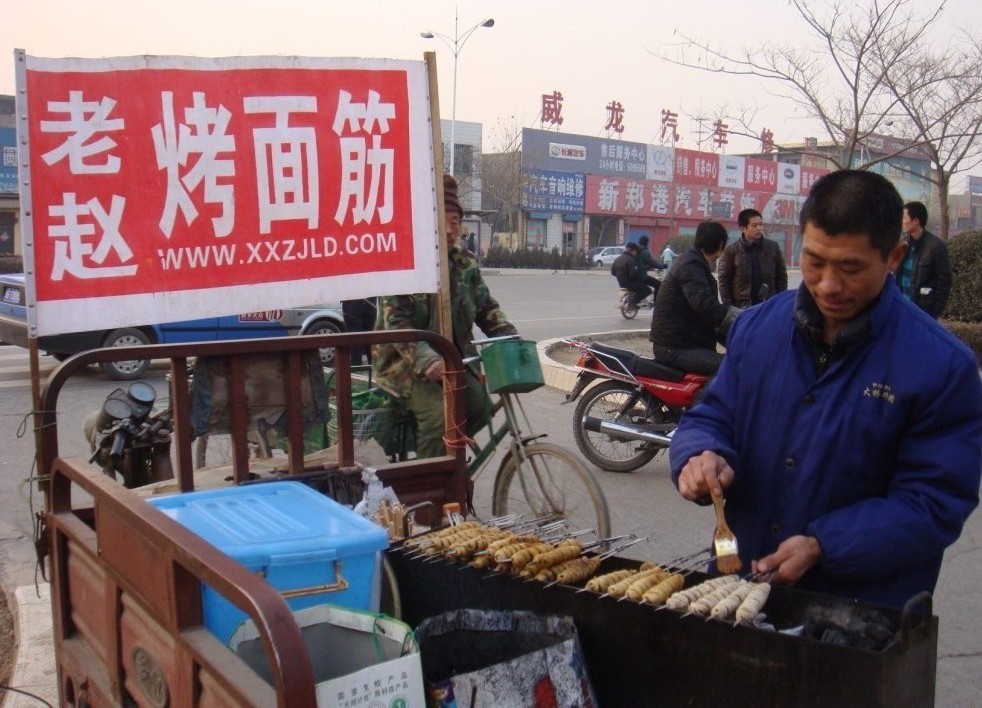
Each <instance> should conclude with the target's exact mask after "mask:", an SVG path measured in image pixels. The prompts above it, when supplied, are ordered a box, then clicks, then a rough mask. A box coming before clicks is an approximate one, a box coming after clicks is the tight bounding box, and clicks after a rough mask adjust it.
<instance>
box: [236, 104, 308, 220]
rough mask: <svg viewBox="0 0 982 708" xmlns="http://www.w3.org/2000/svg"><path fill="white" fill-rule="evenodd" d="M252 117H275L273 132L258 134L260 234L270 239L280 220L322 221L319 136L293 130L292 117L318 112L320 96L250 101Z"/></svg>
mask: <svg viewBox="0 0 982 708" xmlns="http://www.w3.org/2000/svg"><path fill="white" fill-rule="evenodd" d="M242 104H243V107H244V108H245V112H246V113H272V114H274V115H275V116H276V118H275V122H274V126H273V127H272V128H254V129H253V131H252V135H253V141H254V143H255V153H256V188H257V190H258V192H259V233H263V234H268V233H269V232H270V230H271V224H272V223H273V222H274V221H287V220H290V219H306V220H307V226H308V228H311V229H315V228H317V224H318V222H319V212H318V209H317V207H318V193H319V190H320V172H319V169H318V164H317V136H316V134H315V132H314V129H313V128H312V127H300V126H291V125H290V114H291V113H316V112H317V98H316V97H314V96H247V97H246V98H245V99H243V102H242Z"/></svg>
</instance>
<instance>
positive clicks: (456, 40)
mask: <svg viewBox="0 0 982 708" xmlns="http://www.w3.org/2000/svg"><path fill="white" fill-rule="evenodd" d="M481 27H494V19H492V18H490V17H489V18H488V19H486V20H484V22H478V23H477V24H476V25H474V26H473V27H471V28H470V29H469V30H467V31H466V32H464V33H463V34H460V33H459V32H458V31H457V11H456V10H454V15H453V37H450V36H448V35H445V34H440V33H439V32H420V33H419V36H420V37H422V38H423V39H439V40H440V41H441V42H443V43H444V44H445V45H447V49H449V50H450V51H451V52H453V113H451V116H450V174H451V175H452V174H453V173H454V158H455V152H456V145H455V144H454V128H455V127H456V124H457V57H458V56H460V52H461V51H462V50H463V49H464V43H465V42H466V41H467V40H468V39H470V37H471V35H472V34H474V32H476V31H477V30H478V29H480V28H481Z"/></svg>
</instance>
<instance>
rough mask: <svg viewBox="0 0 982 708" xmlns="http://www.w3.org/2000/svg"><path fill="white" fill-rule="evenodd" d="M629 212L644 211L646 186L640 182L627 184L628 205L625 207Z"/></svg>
mask: <svg viewBox="0 0 982 708" xmlns="http://www.w3.org/2000/svg"><path fill="white" fill-rule="evenodd" d="M624 209H625V210H627V211H641V210H642V209H644V185H643V184H641V183H640V182H628V183H627V204H625V205H624Z"/></svg>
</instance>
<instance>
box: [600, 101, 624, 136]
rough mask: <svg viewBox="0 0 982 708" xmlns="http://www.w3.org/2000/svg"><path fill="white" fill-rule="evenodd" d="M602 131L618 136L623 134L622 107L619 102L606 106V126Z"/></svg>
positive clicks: (612, 102)
mask: <svg viewBox="0 0 982 708" xmlns="http://www.w3.org/2000/svg"><path fill="white" fill-rule="evenodd" d="M604 130H606V131H608V132H614V133H617V134H618V135H620V134H621V133H623V132H624V107H623V106H622V105H621V104H620V101H611V102H610V103H608V104H607V125H605V126H604Z"/></svg>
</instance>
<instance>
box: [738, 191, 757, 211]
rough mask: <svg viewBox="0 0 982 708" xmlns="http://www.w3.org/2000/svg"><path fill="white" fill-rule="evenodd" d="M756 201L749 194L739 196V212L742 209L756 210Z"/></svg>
mask: <svg viewBox="0 0 982 708" xmlns="http://www.w3.org/2000/svg"><path fill="white" fill-rule="evenodd" d="M756 208H757V199H756V198H754V195H753V194H752V193H750V192H744V193H743V194H741V195H740V211H743V210H744V209H756Z"/></svg>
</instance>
